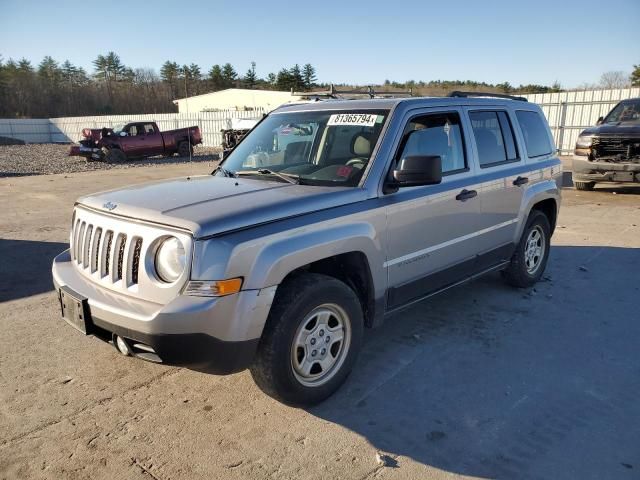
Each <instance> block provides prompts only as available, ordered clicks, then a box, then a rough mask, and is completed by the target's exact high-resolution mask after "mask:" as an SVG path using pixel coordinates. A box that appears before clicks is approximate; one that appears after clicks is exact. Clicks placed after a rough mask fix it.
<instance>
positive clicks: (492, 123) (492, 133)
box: [469, 111, 518, 167]
mask: <svg viewBox="0 0 640 480" xmlns="http://www.w3.org/2000/svg"><path fill="white" fill-rule="evenodd" d="M469 119H470V120H471V127H472V128H473V136H474V137H475V140H476V147H477V149H478V160H479V162H480V166H481V167H488V166H491V165H497V164H500V163H505V162H512V161H515V160H518V152H517V149H516V144H515V141H514V139H513V129H512V128H511V123H510V122H509V117H508V116H507V114H506V112H502V111H497V112H487V111H477V112H469Z"/></svg>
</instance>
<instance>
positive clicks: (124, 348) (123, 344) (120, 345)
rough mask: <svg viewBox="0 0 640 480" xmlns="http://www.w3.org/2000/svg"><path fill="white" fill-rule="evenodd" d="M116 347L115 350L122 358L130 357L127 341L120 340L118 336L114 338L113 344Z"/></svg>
mask: <svg viewBox="0 0 640 480" xmlns="http://www.w3.org/2000/svg"><path fill="white" fill-rule="evenodd" d="M113 343H114V344H115V346H116V349H117V350H118V351H119V352H120V353H121V354H122V355H124V356H126V357H128V356H129V355H132V354H133V352H132V351H131V347H130V346H129V344H128V343H127V341H126V340H125V339H124V338H122V337H121V336H120V335H116V336H115V341H114V342H113Z"/></svg>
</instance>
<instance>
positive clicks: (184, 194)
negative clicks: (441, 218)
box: [78, 175, 366, 238]
mask: <svg viewBox="0 0 640 480" xmlns="http://www.w3.org/2000/svg"><path fill="white" fill-rule="evenodd" d="M365 198H366V192H365V191H364V190H362V189H359V188H354V187H320V186H310V185H294V184H290V183H281V182H277V181H268V180H257V179H249V178H245V179H243V178H227V177H214V176H211V175H205V176H197V177H186V178H176V179H172V180H167V181H162V182H153V183H146V184H142V185H134V186H130V187H127V188H123V189H119V190H110V191H106V192H100V193H96V194H93V195H89V196H85V197H82V198H80V199H79V200H78V203H79V204H81V205H85V206H87V207H90V208H92V209H94V210H99V211H104V212H106V213H110V214H113V215H118V216H122V217H129V218H135V219H140V220H145V221H149V222H153V223H158V224H162V225H169V226H174V227H178V228H182V229H186V230H189V231H190V232H192V233H193V235H194V237H196V238H200V237H206V236H210V235H216V234H220V233H224V232H227V231H231V230H236V229H239V228H245V227H249V226H252V225H257V224H261V223H267V222H271V221H275V220H280V219H284V218H288V217H293V216H297V215H301V214H305V213H310V212H315V211H318V210H323V209H327V208H332V207H337V206H340V205H345V204H348V203H355V202H359V201H362V200H365Z"/></svg>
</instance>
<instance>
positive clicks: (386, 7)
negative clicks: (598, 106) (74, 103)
mask: <svg viewBox="0 0 640 480" xmlns="http://www.w3.org/2000/svg"><path fill="white" fill-rule="evenodd" d="M111 50H113V51H115V52H116V53H117V54H118V55H119V56H120V58H121V60H122V61H123V62H124V64H125V65H127V66H130V67H133V68H138V67H148V68H153V69H155V70H156V71H158V70H159V69H160V66H161V65H162V64H163V63H164V62H165V61H166V60H175V61H177V62H178V63H179V64H190V63H196V64H198V65H200V67H201V69H202V71H203V72H206V71H208V70H209V68H210V67H211V66H212V65H213V64H216V63H220V64H223V63H226V62H230V63H231V64H232V65H233V66H234V67H235V68H236V70H237V71H238V73H239V74H240V75H243V74H244V73H245V72H246V71H247V69H248V68H249V67H250V64H251V62H252V61H255V62H256V64H257V73H258V75H259V76H261V77H265V76H266V75H267V74H268V73H270V72H277V71H278V70H280V69H281V68H282V67H290V66H292V65H293V64H295V63H299V64H305V63H311V64H312V65H313V66H314V67H315V68H316V70H317V76H318V80H319V81H321V82H327V83H330V82H333V83H348V84H359V85H366V84H376V83H381V82H383V81H384V80H385V79H389V80H395V81H401V82H402V81H407V80H416V81H419V80H424V81H429V80H438V79H441V80H466V79H469V80H476V81H484V82H488V83H500V82H505V81H507V82H509V83H511V84H512V85H520V84H532V83H535V84H545V85H550V84H552V83H553V82H555V81H558V82H560V84H561V85H562V86H563V87H565V88H575V87H578V86H581V85H584V84H594V83H597V82H598V81H599V79H600V76H601V74H602V73H603V72H606V71H611V70H622V71H625V72H630V71H631V70H632V65H634V64H640V0H607V1H606V2H603V1H602V0H597V1H596V0H581V1H563V0H553V1H550V0H536V1H535V2H531V1H529V2H516V1H491V0H485V1H482V2H481V1H466V0H457V1H455V2H454V1H443V0H440V1H429V0H420V1H414V2H398V3H395V2H393V1H389V0H386V1H384V2H382V1H378V0H371V1H368V2H362V1H348V0H342V1H335V0H322V1H320V2H299V1H298V2H293V1H290V0H289V1H287V2H284V1H280V0H263V1H255V0H236V1H209V2H197V1H189V2H187V1H165V0H153V1H144V0H143V1H126V0H120V1H117V2H114V1H109V0H106V1H105V0H103V1H101V2H92V1H89V0H82V1H71V0H56V1H52V0H48V1H40V0H32V1H29V0H0V55H2V57H3V59H4V60H5V61H6V60H7V59H9V58H13V59H19V58H22V57H25V58H27V59H29V60H31V61H32V63H33V64H34V65H37V64H38V63H39V62H40V60H41V59H42V57H44V56H45V55H51V56H52V57H53V58H55V59H56V60H58V61H60V62H62V61H64V60H67V59H68V60H70V61H71V62H72V63H74V64H76V65H78V66H82V67H84V68H85V69H86V70H87V71H88V72H91V71H93V66H92V63H91V62H92V60H93V59H95V58H96V56H97V55H98V54H105V53H107V52H108V51H111Z"/></svg>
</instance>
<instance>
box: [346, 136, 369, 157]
mask: <svg viewBox="0 0 640 480" xmlns="http://www.w3.org/2000/svg"><path fill="white" fill-rule="evenodd" d="M351 152H352V153H353V154H354V155H355V156H357V157H368V156H369V155H371V140H370V139H369V135H367V134H364V133H359V134H358V135H356V136H355V137H354V138H353V143H352V144H351Z"/></svg>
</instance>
